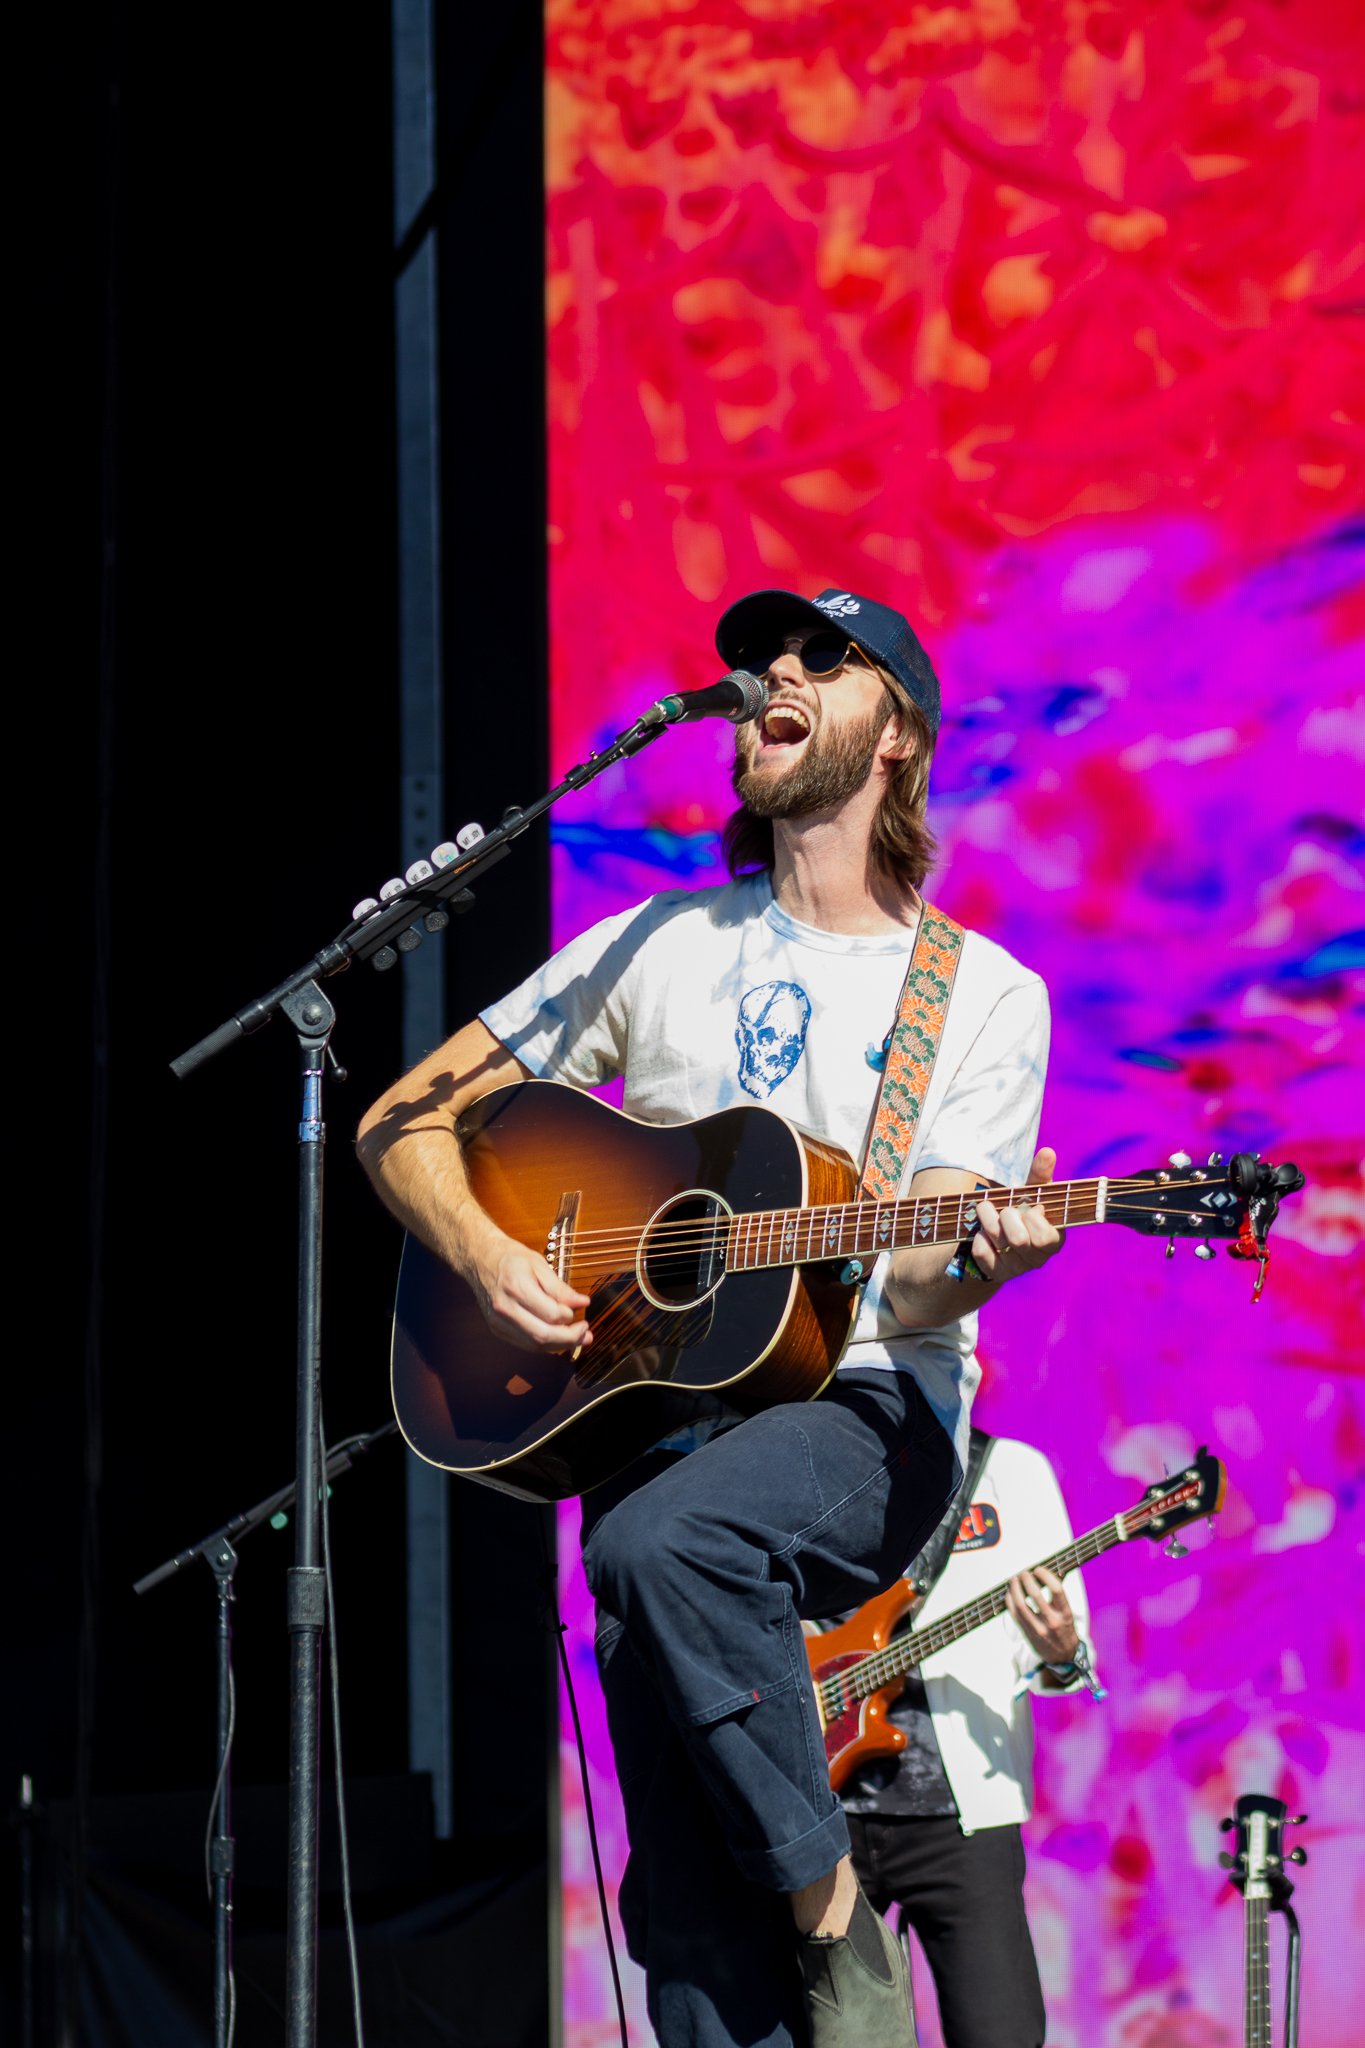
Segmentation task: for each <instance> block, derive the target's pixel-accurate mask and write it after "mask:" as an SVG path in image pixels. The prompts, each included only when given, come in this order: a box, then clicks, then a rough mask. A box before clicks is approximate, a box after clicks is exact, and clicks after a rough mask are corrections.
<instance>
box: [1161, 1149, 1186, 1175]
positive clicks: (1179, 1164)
mask: <svg viewBox="0 0 1365 2048" xmlns="http://www.w3.org/2000/svg"><path fill="white" fill-rule="evenodd" d="M1166 1163H1167V1165H1168V1166H1173V1167H1174V1168H1175V1170H1176V1172H1177V1173H1183V1172H1184V1171H1185V1168H1186V1167H1187V1166H1188V1165H1189V1163H1190V1155H1189V1153H1188V1152H1172V1154H1171V1156H1170V1158H1169V1160H1168V1161H1167V1162H1166Z"/></svg>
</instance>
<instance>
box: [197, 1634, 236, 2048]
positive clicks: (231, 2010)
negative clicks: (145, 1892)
mask: <svg viewBox="0 0 1365 2048" xmlns="http://www.w3.org/2000/svg"><path fill="white" fill-rule="evenodd" d="M227 1688H228V1722H227V1734H226V1737H225V1738H224V1742H223V1757H222V1762H221V1763H220V1764H219V1766H218V1776H217V1777H216V1778H215V1779H214V1781H213V1797H212V1799H211V1800H210V1801H209V1820H208V1826H207V1827H206V1828H205V1830H204V1889H205V1891H206V1892H207V1893H208V1896H209V1903H210V1905H212V1903H213V1829H214V1823H215V1822H216V1821H217V1819H218V1808H219V1806H220V1804H221V1803H222V1798H223V1786H224V1785H225V1784H226V1783H227V1774H228V1765H229V1763H230V1762H231V1759H232V1742H233V1737H234V1736H235V1735H236V1733H237V1680H236V1678H235V1677H234V1675H233V1672H232V1668H231V1666H229V1667H228V1675H227ZM229 1825H231V1823H230V1822H229ZM227 1994H228V2023H227V2048H232V2042H233V2037H234V2035H235V2034H236V2032H237V1972H236V1971H235V1970H234V1969H233V1967H232V1951H231V1949H230V1948H229V1950H228V1966H227Z"/></svg>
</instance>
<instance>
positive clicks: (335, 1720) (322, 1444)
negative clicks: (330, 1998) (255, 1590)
mask: <svg viewBox="0 0 1365 2048" xmlns="http://www.w3.org/2000/svg"><path fill="white" fill-rule="evenodd" d="M317 1405H318V1460H319V1471H320V1472H321V1475H322V1484H321V1498H320V1501H319V1504H318V1505H319V1512H320V1515H321V1519H322V1567H323V1573H324V1576H325V1579H326V1587H327V1669H328V1675H329V1680H330V1687H331V1694H332V1761H333V1765H334V1767H335V1770H336V1783H337V1836H338V1839H339V1841H340V1844H341V1910H342V1915H343V1917H344V1919H345V1922H346V1955H347V1960H348V1963H349V1966H350V1974H351V2012H352V2016H353V2018H354V2021H355V2039H356V2048H365V2022H364V2018H363V2016H362V2013H361V2005H360V1957H359V1953H358V1952H357V1949H356V1939H355V1911H354V1906H353V1903H352V1899H351V1839H350V1827H349V1825H348V1823H347V1819H346V1785H345V1778H344V1775H343V1772H342V1766H341V1666H340V1663H339V1661H338V1658H337V1629H336V1613H337V1609H336V1594H335V1590H334V1588H333V1584H332V1538H331V1519H330V1516H329V1513H328V1503H329V1500H330V1498H331V1491H332V1489H331V1488H330V1486H329V1485H328V1484H327V1440H326V1437H325V1436H324V1434H323V1428H322V1399H321V1396H319V1399H318V1404H317Z"/></svg>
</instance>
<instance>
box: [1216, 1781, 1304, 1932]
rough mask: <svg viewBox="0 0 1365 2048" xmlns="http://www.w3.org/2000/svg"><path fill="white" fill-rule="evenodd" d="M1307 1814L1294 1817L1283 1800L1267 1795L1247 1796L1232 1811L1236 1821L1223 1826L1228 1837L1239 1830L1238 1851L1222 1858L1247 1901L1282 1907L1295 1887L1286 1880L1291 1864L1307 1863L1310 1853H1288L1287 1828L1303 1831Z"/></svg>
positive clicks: (1223, 1863) (1255, 1793) (1302, 1850)
mask: <svg viewBox="0 0 1365 2048" xmlns="http://www.w3.org/2000/svg"><path fill="white" fill-rule="evenodd" d="M1307 1818H1308V1815H1307V1814H1306V1813H1296V1814H1293V1815H1292V1816H1291V1814H1290V1812H1289V1809H1288V1807H1287V1806H1286V1805H1285V1803H1284V1801H1283V1800H1282V1799H1271V1798H1270V1797H1269V1796H1268V1795H1267V1794H1266V1793H1264V1792H1244V1793H1243V1794H1242V1797H1241V1798H1240V1799H1239V1800H1238V1801H1237V1804H1236V1805H1235V1806H1234V1807H1233V1809H1232V1818H1231V1819H1230V1820H1224V1821H1221V1822H1220V1823H1219V1825H1220V1826H1221V1828H1222V1829H1223V1832H1224V1834H1227V1833H1230V1832H1231V1830H1232V1829H1233V1828H1235V1829H1236V1830H1237V1847H1236V1849H1235V1850H1234V1851H1233V1853H1232V1854H1231V1855H1229V1854H1228V1852H1227V1851H1226V1850H1224V1852H1223V1854H1222V1855H1221V1856H1220V1857H1219V1858H1218V1861H1219V1862H1220V1863H1221V1864H1222V1866H1223V1868H1224V1870H1226V1871H1227V1873H1228V1876H1229V1878H1230V1880H1231V1882H1232V1883H1233V1884H1234V1885H1236V1887H1237V1889H1238V1891H1239V1892H1241V1894H1242V1896H1243V1897H1244V1898H1248V1899H1269V1900H1270V1901H1271V1902H1272V1904H1276V1903H1282V1902H1283V1901H1284V1900H1285V1899H1287V1898H1288V1897H1289V1894H1290V1893H1291V1892H1292V1891H1293V1889H1294V1887H1293V1885H1292V1884H1291V1883H1290V1882H1289V1879H1288V1878H1287V1877H1286V1876H1285V1865H1286V1864H1287V1863H1306V1862H1307V1861H1308V1851H1307V1850H1306V1849H1291V1850H1290V1851H1289V1854H1288V1855H1287V1856H1286V1854H1285V1853H1284V1830H1285V1828H1286V1827H1291V1828H1297V1827H1302V1826H1303V1823H1304V1822H1305V1821H1306V1820H1307Z"/></svg>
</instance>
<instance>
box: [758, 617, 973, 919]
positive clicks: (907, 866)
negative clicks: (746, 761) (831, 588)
mask: <svg viewBox="0 0 1365 2048" xmlns="http://www.w3.org/2000/svg"><path fill="white" fill-rule="evenodd" d="M859 651H860V652H861V649H860V650H859ZM871 665H872V666H873V667H875V668H876V670H877V674H878V675H879V676H880V677H881V679H882V687H883V690H884V691H885V696H886V716H887V718H895V719H898V720H899V721H900V727H901V731H902V733H903V734H905V735H907V736H908V737H909V738H910V739H912V740H913V741H914V746H913V747H912V749H911V751H910V752H909V753H908V754H907V755H906V756H905V758H904V759H903V760H900V761H893V762H892V763H891V775H890V780H889V781H888V783H887V785H886V790H885V793H884V794H883V796H882V800H881V802H880V803H879V804H878V806H877V814H876V816H875V818H874V819H873V821H872V839H871V844H870V847H869V853H870V855H871V859H872V865H873V867H874V868H875V869H876V870H877V872H878V873H879V874H881V875H884V876H885V877H886V879H887V880H888V881H889V882H893V883H895V884H896V885H897V887H899V888H902V889H905V888H909V889H916V890H917V889H919V888H920V887H921V885H922V884H923V882H924V878H925V876H926V875H927V874H928V872H929V870H930V868H931V867H932V866H933V864H934V862H935V860H936V859H937V857H938V846H937V843H936V841H935V839H934V835H933V833H932V832H931V831H930V830H929V826H928V822H927V820H926V818H925V809H926V806H927V804H928V800H929V767H930V764H931V762H932V761H933V758H934V740H933V735H932V733H931V732H930V730H929V724H928V720H927V719H926V718H925V716H924V713H923V712H922V711H921V710H920V708H919V706H918V704H916V703H914V702H912V700H911V699H910V698H909V697H908V696H907V695H906V693H905V691H904V690H903V689H902V687H901V685H900V684H899V683H898V682H897V681H896V679H895V677H894V676H892V675H888V673H887V671H886V670H885V669H884V668H882V667H881V666H880V664H877V663H872V664H871ZM720 844H721V852H722V854H723V855H724V858H725V864H726V866H727V867H728V868H729V870H730V873H731V874H732V875H736V876H737V875H741V874H745V873H748V872H751V871H752V870H753V869H754V868H770V867H771V866H772V864H773V859H774V854H773V821H772V819H771V818H756V817H755V816H754V814H753V812H752V811H750V810H748V809H746V807H745V806H744V805H743V804H741V805H740V807H739V809H738V810H737V811H732V812H731V814H730V816H729V817H728V818H727V819H726V821H725V828H724V830H723V831H722V833H721V838H720Z"/></svg>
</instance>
